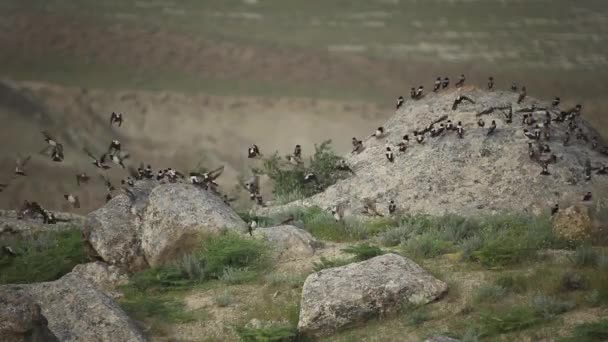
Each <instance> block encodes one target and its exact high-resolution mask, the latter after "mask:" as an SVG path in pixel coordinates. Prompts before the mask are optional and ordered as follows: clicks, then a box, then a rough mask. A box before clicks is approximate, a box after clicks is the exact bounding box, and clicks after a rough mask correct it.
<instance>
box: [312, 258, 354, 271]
mask: <svg viewBox="0 0 608 342" xmlns="http://www.w3.org/2000/svg"><path fill="white" fill-rule="evenodd" d="M352 262H353V261H352V260H351V259H345V258H334V259H328V258H325V257H321V260H319V261H317V262H315V263H314V266H313V270H314V271H315V272H319V271H321V270H324V269H326V268H333V267H340V266H344V265H348V264H351V263H352Z"/></svg>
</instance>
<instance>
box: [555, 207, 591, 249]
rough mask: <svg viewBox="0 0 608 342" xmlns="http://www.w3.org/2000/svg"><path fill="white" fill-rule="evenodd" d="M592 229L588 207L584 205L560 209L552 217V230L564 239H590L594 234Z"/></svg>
mask: <svg viewBox="0 0 608 342" xmlns="http://www.w3.org/2000/svg"><path fill="white" fill-rule="evenodd" d="M593 230H594V226H593V224H592V222H591V217H590V216H589V209H588V208H587V207H586V206H584V205H574V206H571V207H568V208H566V209H563V210H560V211H558V212H557V214H556V215H555V217H554V218H553V232H554V233H555V234H556V235H557V236H559V237H561V238H562V239H565V240H569V241H581V240H587V239H590V238H591V237H592V236H593V234H594V231H593Z"/></svg>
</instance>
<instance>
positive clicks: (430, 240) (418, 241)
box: [403, 231, 454, 258]
mask: <svg viewBox="0 0 608 342" xmlns="http://www.w3.org/2000/svg"><path fill="white" fill-rule="evenodd" d="M453 249H454V245H453V244H452V242H450V241H444V240H441V238H440V236H439V234H438V233H437V232H436V231H429V232H427V233H423V234H421V235H417V236H416V237H413V238H410V239H409V240H408V241H407V242H406V243H405V245H404V246H403V251H404V253H405V254H407V255H409V256H412V257H413V258H434V257H437V256H439V255H442V254H445V253H449V252H450V251H452V250H453Z"/></svg>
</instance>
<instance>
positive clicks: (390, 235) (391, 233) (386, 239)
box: [378, 226, 410, 247]
mask: <svg viewBox="0 0 608 342" xmlns="http://www.w3.org/2000/svg"><path fill="white" fill-rule="evenodd" d="M409 234H410V230H409V229H408V227H403V226H400V227H395V228H393V229H389V230H387V231H385V232H383V233H381V234H379V235H378V243H380V244H381V245H382V246H385V247H393V246H397V245H399V244H401V243H402V242H404V241H406V240H407V238H408V236H409Z"/></svg>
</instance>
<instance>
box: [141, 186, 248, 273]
mask: <svg viewBox="0 0 608 342" xmlns="http://www.w3.org/2000/svg"><path fill="white" fill-rule="evenodd" d="M148 202H149V203H148V205H147V207H146V208H145V209H144V211H143V214H142V223H141V229H142V234H141V245H142V249H143V251H144V254H145V256H146V259H147V261H148V263H149V264H150V265H151V266H155V265H160V264H162V263H164V262H166V261H169V260H171V259H173V258H174V257H175V256H176V254H178V253H180V254H183V253H184V252H185V251H188V250H191V249H193V248H194V247H196V245H195V244H197V243H198V242H199V241H198V239H197V237H199V236H201V235H212V234H217V233H219V232H220V231H221V230H223V229H236V230H240V231H243V232H244V231H245V229H246V227H245V223H244V222H243V220H242V219H241V218H240V217H239V216H238V215H237V214H236V212H234V210H232V209H231V208H230V207H229V206H227V205H226V204H225V203H224V202H223V201H222V200H221V199H220V198H219V197H218V196H216V195H214V194H212V193H210V192H208V191H204V190H200V189H198V188H196V187H194V186H192V185H190V184H166V185H161V186H158V187H156V188H154V189H153V190H152V192H151V193H150V196H149V198H148Z"/></svg>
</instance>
